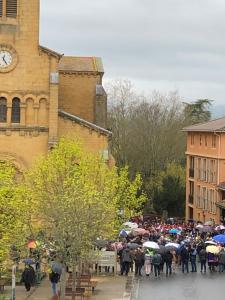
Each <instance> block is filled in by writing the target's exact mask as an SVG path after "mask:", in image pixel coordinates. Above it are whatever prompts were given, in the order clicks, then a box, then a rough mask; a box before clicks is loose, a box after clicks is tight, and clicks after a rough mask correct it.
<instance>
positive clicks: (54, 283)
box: [49, 270, 60, 297]
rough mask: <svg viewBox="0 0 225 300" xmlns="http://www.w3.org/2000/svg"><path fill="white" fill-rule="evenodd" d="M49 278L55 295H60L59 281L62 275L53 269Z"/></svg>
mask: <svg viewBox="0 0 225 300" xmlns="http://www.w3.org/2000/svg"><path fill="white" fill-rule="evenodd" d="M49 280H50V282H51V287H52V293H53V297H55V296H57V295H58V291H57V283H58V282H59V280H60V275H59V274H58V273H56V272H53V270H51V272H50V273H49Z"/></svg>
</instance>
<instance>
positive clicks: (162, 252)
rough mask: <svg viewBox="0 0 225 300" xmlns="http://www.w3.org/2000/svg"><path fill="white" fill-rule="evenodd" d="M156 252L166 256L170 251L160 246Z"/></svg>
mask: <svg viewBox="0 0 225 300" xmlns="http://www.w3.org/2000/svg"><path fill="white" fill-rule="evenodd" d="M155 251H156V252H157V253H159V254H165V253H166V252H167V251H168V249H167V248H166V247H165V246H163V245H159V249H157V250H155Z"/></svg>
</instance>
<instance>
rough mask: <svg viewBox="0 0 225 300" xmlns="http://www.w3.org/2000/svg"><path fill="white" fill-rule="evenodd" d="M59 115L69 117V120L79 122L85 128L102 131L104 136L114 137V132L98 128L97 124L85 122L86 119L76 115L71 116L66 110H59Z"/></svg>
mask: <svg viewBox="0 0 225 300" xmlns="http://www.w3.org/2000/svg"><path fill="white" fill-rule="evenodd" d="M58 113H59V115H61V116H63V117H67V118H69V119H71V120H73V121H75V122H76V121H77V122H78V123H81V124H83V125H84V126H87V127H91V128H92V129H94V130H95V131H100V132H102V133H103V134H105V135H108V136H111V135H112V132H111V131H109V130H107V129H105V128H103V127H100V126H98V125H96V124H93V123H91V122H89V121H86V120H84V119H82V118H80V117H77V116H75V115H72V114H70V113H68V112H66V111H64V110H62V109H58Z"/></svg>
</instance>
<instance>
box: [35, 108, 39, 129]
mask: <svg viewBox="0 0 225 300" xmlns="http://www.w3.org/2000/svg"><path fill="white" fill-rule="evenodd" d="M38 109H39V105H37V104H35V105H34V126H38Z"/></svg>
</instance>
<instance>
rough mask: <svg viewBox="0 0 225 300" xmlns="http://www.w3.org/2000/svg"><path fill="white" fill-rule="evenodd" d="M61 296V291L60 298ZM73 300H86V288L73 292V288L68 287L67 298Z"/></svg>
mask: <svg viewBox="0 0 225 300" xmlns="http://www.w3.org/2000/svg"><path fill="white" fill-rule="evenodd" d="M60 295H61V291H60V292H59V296H60ZM70 296H71V299H72V300H75V299H80V300H84V296H85V289H84V288H76V291H72V288H71V287H66V297H70Z"/></svg>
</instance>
